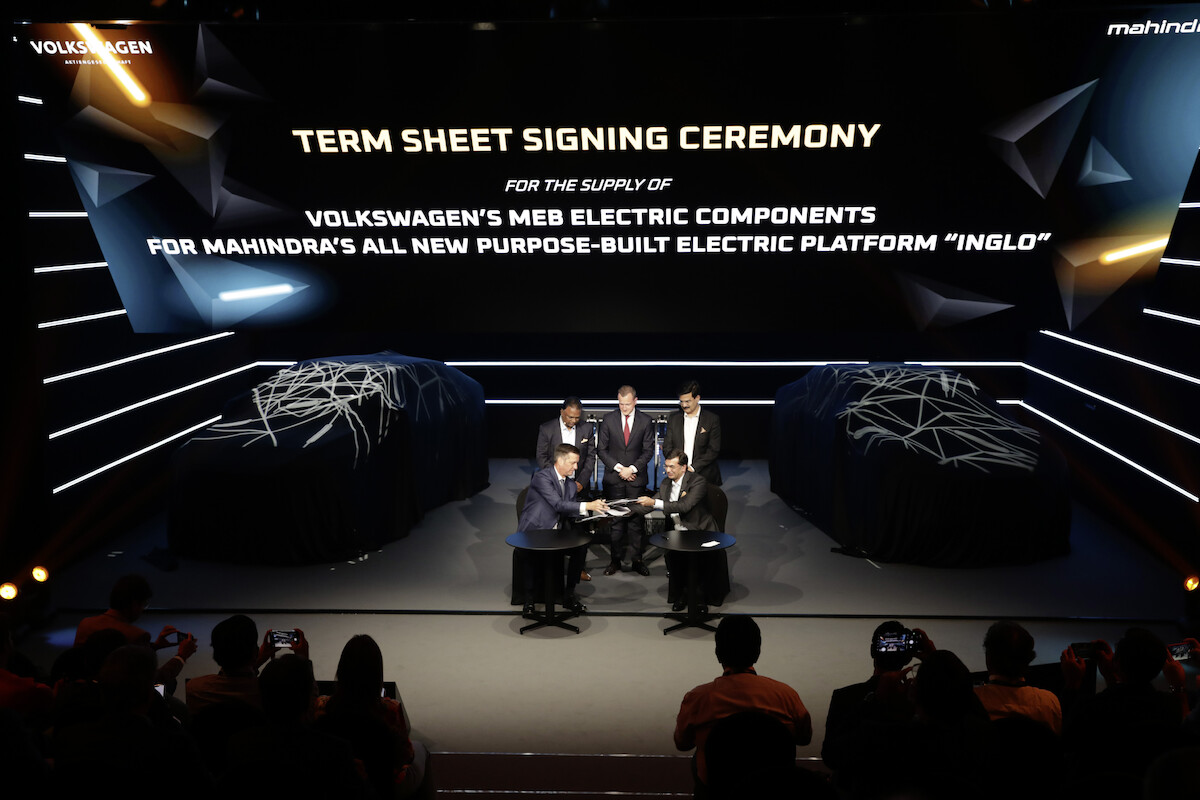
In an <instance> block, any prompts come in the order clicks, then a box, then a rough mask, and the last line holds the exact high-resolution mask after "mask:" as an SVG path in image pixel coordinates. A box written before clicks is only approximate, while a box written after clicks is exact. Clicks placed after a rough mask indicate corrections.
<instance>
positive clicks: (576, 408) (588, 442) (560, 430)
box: [537, 397, 596, 492]
mask: <svg viewBox="0 0 1200 800" xmlns="http://www.w3.org/2000/svg"><path fill="white" fill-rule="evenodd" d="M581 419H583V402H582V401H581V400H580V399H579V398H578V397H568V398H567V399H566V400H564V401H563V404H562V409H561V410H560V411H559V413H558V416H557V417H555V418H554V419H552V420H548V421H547V422H543V423H542V424H541V426H540V427H539V428H538V438H537V465H538V469H546V468H547V467H549V466H550V465H551V464H553V463H554V448H555V447H557V446H558V445H560V444H573V445H575V446H576V447H577V448H579V469H577V470H575V475H574V478H575V489H576V490H577V491H579V492H582V491H583V490H584V487H586V486H587V485H588V482H589V481H590V480H591V477H592V469H593V468H594V467H595V464H596V431H595V426H594V425H592V423H590V422H584V423H582V424H581V423H580V420H581Z"/></svg>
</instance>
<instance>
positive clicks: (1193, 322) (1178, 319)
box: [1142, 308, 1200, 325]
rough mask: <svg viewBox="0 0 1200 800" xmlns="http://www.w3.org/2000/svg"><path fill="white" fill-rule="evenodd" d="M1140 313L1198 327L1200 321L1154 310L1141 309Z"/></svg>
mask: <svg viewBox="0 0 1200 800" xmlns="http://www.w3.org/2000/svg"><path fill="white" fill-rule="evenodd" d="M1142 313H1143V314H1150V315H1152V316H1155V317H1162V318H1163V319H1170V320H1174V321H1175V322H1186V323H1187V324H1189V325H1200V319H1192V318H1191V317H1185V316H1183V315H1181V314H1171V313H1168V312H1166V311H1159V310H1158V309H1156V308H1143V309H1142Z"/></svg>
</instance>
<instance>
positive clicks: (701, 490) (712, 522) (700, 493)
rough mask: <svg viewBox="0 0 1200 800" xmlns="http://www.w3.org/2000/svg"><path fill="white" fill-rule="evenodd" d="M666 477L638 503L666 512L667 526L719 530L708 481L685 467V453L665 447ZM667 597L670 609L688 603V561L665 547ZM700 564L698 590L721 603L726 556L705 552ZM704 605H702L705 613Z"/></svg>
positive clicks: (724, 591) (704, 599)
mask: <svg viewBox="0 0 1200 800" xmlns="http://www.w3.org/2000/svg"><path fill="white" fill-rule="evenodd" d="M663 468H664V469H665V470H666V473H667V477H666V479H665V480H664V481H663V482H662V486H660V487H658V492H657V493H655V495H654V496H653V497H649V496H646V495H643V496H642V497H639V498H638V505H640V506H642V507H643V508H647V509H649V508H657V509H658V510H660V511H662V512H663V513H664V514H666V515H667V524H666V528H667V530H676V529H684V530H689V531H716V530H720V527H719V526H718V525H717V520H716V519H715V518H714V517H713V515H712V513H711V512H710V511H709V510H708V481H706V480H704V477H703V476H702V475H700V473H698V472H689V471H688V458H687V454H686V453H684V452H683V451H682V450H668V451H666V453H665V455H664V457H663ZM666 558H667V571H668V572H669V573H670V578H669V579H668V584H667V600H669V601H671V604H672V605H671V610H672V611H683V609H684V608H686V607H687V564H686V563H685V561H684V559H683V558H681V557H680V554H679V553H674V552H671V551H669V550H668V551H667V554H666ZM702 558H703V559H704V560H703V561H702V562H701V564H700V594H701V602H702V603H704V604H705V605H708V604H712V605H720V604H721V603H723V602H724V601H725V595H727V594H728V593H729V559H728V557H727V556H726V555H725V551H724V550H719V551H717V552H715V553H706V554H705V555H704V556H702ZM706 611H707V609H702V610H701V613H705V612H706Z"/></svg>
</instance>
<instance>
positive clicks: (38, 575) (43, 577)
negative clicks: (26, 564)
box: [29, 567, 50, 583]
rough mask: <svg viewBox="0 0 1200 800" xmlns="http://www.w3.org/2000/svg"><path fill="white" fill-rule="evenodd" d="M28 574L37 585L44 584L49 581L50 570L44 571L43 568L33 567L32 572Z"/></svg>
mask: <svg viewBox="0 0 1200 800" xmlns="http://www.w3.org/2000/svg"><path fill="white" fill-rule="evenodd" d="M29 574H30V575H32V576H33V579H34V580H35V581H37V582H38V583H45V582H46V581H48V580H50V570H48V569H46V568H45V567H34V568H33V569H32V570H30V572H29Z"/></svg>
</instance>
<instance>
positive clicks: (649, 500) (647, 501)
mask: <svg viewBox="0 0 1200 800" xmlns="http://www.w3.org/2000/svg"><path fill="white" fill-rule="evenodd" d="M637 504H638V505H639V506H646V507H647V508H654V498H653V497H647V496H646V495H642V496H641V497H639V498H638V499H637Z"/></svg>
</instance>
